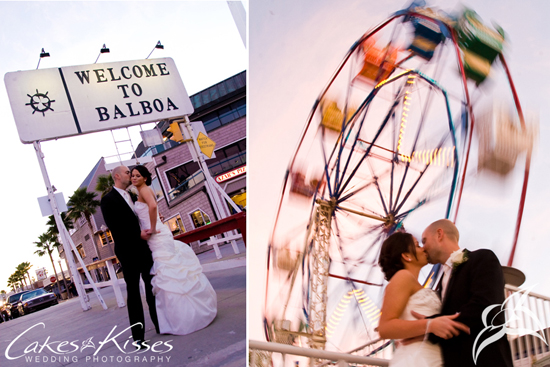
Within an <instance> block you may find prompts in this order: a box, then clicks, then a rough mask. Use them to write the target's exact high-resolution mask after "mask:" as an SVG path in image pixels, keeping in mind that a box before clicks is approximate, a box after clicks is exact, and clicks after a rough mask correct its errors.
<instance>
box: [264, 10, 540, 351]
mask: <svg viewBox="0 0 550 367" xmlns="http://www.w3.org/2000/svg"><path fill="white" fill-rule="evenodd" d="M504 46H505V34H504V32H503V30H502V29H500V28H498V27H496V29H494V28H492V27H489V26H486V25H485V24H484V23H483V22H482V20H481V19H480V18H479V16H477V14H476V13H475V12H474V11H472V10H470V9H465V10H464V12H463V13H461V14H460V15H459V16H455V17H452V16H449V15H447V14H445V13H443V12H438V11H434V10H432V9H430V8H427V7H425V6H424V4H423V3H413V4H412V5H411V6H410V7H409V8H407V9H404V10H401V11H398V12H396V13H395V14H394V15H392V16H391V17H390V18H389V19H388V20H386V21H385V22H383V23H382V24H380V25H379V26H377V27H375V28H373V29H371V30H370V31H368V32H367V33H366V34H365V35H363V36H362V37H361V38H360V39H359V40H358V41H357V42H355V43H354V44H353V45H352V47H351V48H350V50H349V51H348V53H347V54H346V55H345V57H344V60H343V61H342V63H341V64H340V65H339V66H338V68H337V70H336V72H335V73H334V75H333V76H332V77H331V79H330V80H329V82H328V84H327V86H326V87H325V88H324V89H323V90H322V91H321V93H320V95H319V97H318V98H317V100H316V101H315V102H314V105H313V108H312V110H311V113H310V115H309V117H308V120H307V123H306V126H305V129H304V132H303V134H302V136H301V139H300V142H299V145H298V148H297V150H296V153H295V155H294V156H293V158H292V160H291V162H290V164H289V167H288V170H287V174H286V177H285V180H284V183H283V190H282V194H281V199H280V202H279V207H278V211H277V216H276V221H275V225H274V229H273V232H272V234H271V237H270V240H269V241H270V242H269V247H268V263H267V267H268V271H267V284H266V296H265V308H264V327H265V334H266V338H267V340H268V341H275V342H279V343H287V344H294V345H299V346H308V347H311V348H317V349H327V350H335V351H340V352H350V351H352V350H356V349H358V348H361V346H364V345H368V344H369V342H372V341H373V340H376V339H377V338H378V335H377V333H376V330H375V329H376V327H377V325H378V319H379V317H380V306H381V305H380V302H381V299H382V294H381V293H382V291H383V285H384V277H383V274H382V272H381V270H380V268H379V266H378V255H379V252H380V247H381V245H382V242H383V241H384V239H385V238H387V237H388V236H389V235H390V234H392V233H393V232H395V231H400V230H407V231H409V230H411V229H417V233H418V232H421V229H423V228H424V227H425V226H426V225H427V224H429V223H430V222H432V221H434V220H437V219H441V218H448V219H450V220H453V221H454V220H456V217H457V215H458V213H459V208H460V201H461V195H462V190H463V187H464V183H465V182H466V180H467V178H468V175H469V172H470V170H469V167H468V163H469V161H470V160H472V159H471V157H470V152H471V150H472V149H471V148H472V136H473V135H474V130H475V131H476V134H477V135H478V142H479V143H478V145H477V146H476V147H475V149H473V150H472V151H474V150H475V155H476V157H477V158H478V162H477V163H478V165H477V169H478V170H479V169H490V170H493V171H496V172H498V173H499V174H503V175H504V174H507V173H509V172H510V170H511V168H512V167H513V166H514V165H515V163H516V159H517V157H518V156H519V154H520V153H522V152H527V153H526V162H525V176H524V187H523V192H522V197H521V198H519V214H518V222H517V225H516V227H517V228H516V234H515V239H514V241H517V233H518V231H519V226H520V224H521V212H522V210H523V202H524V200H525V189H526V185H527V179H528V172H529V164H530V150H529V149H530V148H529V147H530V146H532V138H533V135H534V132H533V130H529V129H527V128H526V125H525V121H524V117H523V112H522V110H521V107H520V105H519V100H518V98H517V96H516V93H515V90H514V86H513V83H512V80H511V77H510V73H509V72H508V69H507V66H506V62H505V59H504V57H503V54H502V51H503V48H504ZM499 73H500V75H501V77H503V78H505V79H506V80H507V81H508V83H509V84H508V85H509V88H510V90H511V95H512V96H513V100H512V101H511V103H510V104H509V105H511V106H514V108H513V109H510V110H509V109H505V108H500V109H490V110H488V111H489V112H486V113H481V114H479V116H480V118H479V121H478V119H475V116H478V115H477V114H476V115H474V105H475V104H481V102H480V101H482V99H483V98H484V97H483V94H482V93H479V91H478V89H479V86H480V85H482V84H484V83H485V82H486V80H487V78H488V76H489V74H499ZM474 99H475V103H474ZM502 121H504V122H505V123H502ZM476 123H479V125H480V127H476ZM503 126H504V127H503ZM504 151H506V153H504ZM472 166H473V165H471V164H470V168H471V167H472ZM419 228H420V230H418V229H419ZM513 248H514V249H515V242H514V244H513ZM513 251H514V250H512V255H511V259H512V258H513ZM438 269H439V267H438V266H434V268H433V269H432V271H431V272H430V274H429V275H428V277H427V282H426V286H429V285H430V282H431V281H433V279H434V277H435V276H436V274H437V272H438Z"/></svg>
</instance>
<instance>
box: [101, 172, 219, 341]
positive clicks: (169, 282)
mask: <svg viewBox="0 0 550 367" xmlns="http://www.w3.org/2000/svg"><path fill="white" fill-rule="evenodd" d="M111 175H112V177H113V180H114V183H115V184H114V187H113V189H112V190H111V191H110V192H109V193H108V194H106V195H105V196H104V197H103V198H102V199H101V212H102V213H103V218H104V219H105V223H106V224H107V226H108V227H109V230H110V231H111V233H112V235H113V239H114V242H115V254H116V256H117V258H118V260H119V261H120V264H121V266H122V271H123V273H124V281H125V282H126V292H127V307H128V317H129V319H130V325H132V337H133V339H134V345H138V346H139V347H140V349H143V348H146V346H145V345H144V344H143V342H144V340H145V316H144V313H143V305H142V302H141V294H140V290H139V279H140V277H141V278H142V279H143V282H144V284H145V297H146V300H147V304H148V305H149V314H150V315H151V320H152V321H153V324H154V325H155V330H156V332H157V334H174V335H186V334H189V333H192V332H194V331H197V330H199V329H202V328H204V327H206V326H208V325H209V324H210V323H211V322H212V320H214V318H215V317H216V313H217V296H216V293H215V291H214V289H213V288H212V285H211V284H210V282H209V281H208V279H207V278H206V276H205V275H204V274H203V273H202V267H201V265H200V262H199V259H198V258H197V256H196V255H195V252H194V251H193V250H192V249H191V248H190V247H189V246H188V245H187V244H185V243H183V242H179V241H175V240H174V238H173V236H172V233H171V231H170V229H169V228H168V227H167V226H165V225H164V224H163V223H162V222H161V220H160V218H159V215H158V210H157V198H156V195H155V193H154V191H153V189H152V188H151V187H149V185H151V173H150V172H149V170H148V169H147V168H146V167H144V166H136V167H134V168H133V169H132V170H131V171H130V170H129V169H128V167H125V166H118V167H116V168H115V169H113V171H112V173H111ZM130 183H131V184H132V185H133V186H134V187H136V188H137V190H138V192H139V195H138V198H137V201H135V202H134V201H133V200H132V198H131V196H130V194H129V193H128V191H126V189H127V188H128V187H129V186H130Z"/></svg>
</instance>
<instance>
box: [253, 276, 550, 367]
mask: <svg viewBox="0 0 550 367" xmlns="http://www.w3.org/2000/svg"><path fill="white" fill-rule="evenodd" d="M504 292H505V297H506V299H507V301H506V305H505V306H506V309H505V310H506V311H505V312H506V320H507V324H506V326H507V327H508V329H509V331H510V330H511V331H514V330H515V331H519V335H513V333H512V332H509V334H508V341H509V343H510V348H511V350H512V359H513V362H514V367H531V366H532V367H546V366H549V365H550V347H549V344H550V297H547V296H543V295H541V294H537V293H533V292H529V291H528V290H525V289H521V288H517V287H514V286H512V285H506V286H505V290H504ZM527 310H528V311H527ZM529 332H530V333H531V334H529ZM533 334H537V335H538V336H539V337H537V336H535V335H533ZM387 342H388V341H387V340H374V341H372V342H371V343H369V344H367V345H365V346H362V347H361V348H358V349H357V350H359V349H361V353H363V354H369V355H374V356H375V357H381V358H374V357H366V356H359V355H354V354H351V353H353V352H356V351H357V350H354V351H351V352H350V353H349V354H348V353H337V352H328V351H324V350H318V349H311V348H300V347H296V346H293V345H287V344H280V343H268V342H261V341H255V340H250V341H249V349H250V366H251V367H260V366H284V367H288V366H293V367H294V366H302V365H303V366H308V365H309V366H314V365H315V366H316V367H321V366H331V365H336V366H338V367H347V366H348V364H349V363H354V364H355V365H357V366H388V364H389V361H390V359H391V357H392V354H393V348H392V347H389V346H388V347H386V348H383V346H384V345H385V343H387ZM377 349H380V350H377ZM289 356H294V358H291V357H289ZM297 359H298V361H296V360H297ZM300 359H301V361H303V362H302V364H299V363H300ZM308 359H310V361H312V360H315V361H316V363H315V364H313V363H310V361H308ZM272 361H273V363H272ZM296 362H298V363H296Z"/></svg>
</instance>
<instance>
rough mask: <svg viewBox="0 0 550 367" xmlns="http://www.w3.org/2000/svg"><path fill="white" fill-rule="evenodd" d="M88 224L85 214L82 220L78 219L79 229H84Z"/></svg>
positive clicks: (81, 217)
mask: <svg viewBox="0 0 550 367" xmlns="http://www.w3.org/2000/svg"><path fill="white" fill-rule="evenodd" d="M85 224H86V217H85V216H84V214H82V215H81V216H80V218H78V226H79V227H82V226H84V225H85Z"/></svg>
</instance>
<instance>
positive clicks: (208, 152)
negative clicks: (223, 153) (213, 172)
mask: <svg viewBox="0 0 550 367" xmlns="http://www.w3.org/2000/svg"><path fill="white" fill-rule="evenodd" d="M197 143H198V144H199V148H200V149H201V152H202V154H204V155H205V156H207V157H208V158H212V153H214V148H215V147H216V143H215V142H214V140H212V139H210V138H209V137H208V136H206V135H205V134H203V133H202V132H200V133H199V135H198V136H197Z"/></svg>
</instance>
